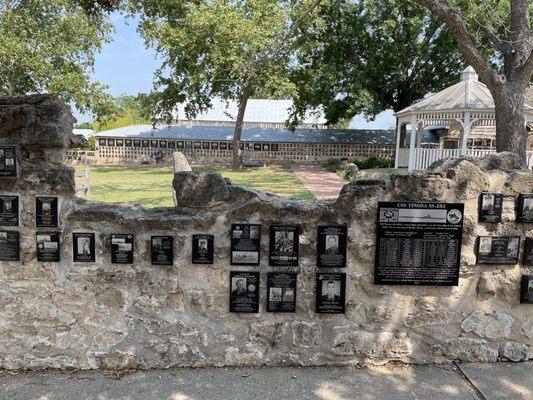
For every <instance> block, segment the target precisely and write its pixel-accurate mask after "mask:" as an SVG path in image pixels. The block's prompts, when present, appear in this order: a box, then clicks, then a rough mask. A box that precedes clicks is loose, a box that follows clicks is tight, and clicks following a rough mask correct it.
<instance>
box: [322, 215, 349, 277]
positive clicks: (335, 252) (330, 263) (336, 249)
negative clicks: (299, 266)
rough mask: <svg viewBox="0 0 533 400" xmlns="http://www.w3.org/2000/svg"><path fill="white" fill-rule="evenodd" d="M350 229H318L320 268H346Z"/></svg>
mask: <svg viewBox="0 0 533 400" xmlns="http://www.w3.org/2000/svg"><path fill="white" fill-rule="evenodd" d="M347 241H348V227H347V226H346V225H334V226H319V227H318V228H317V244H316V248H317V254H316V263H317V266H318V267H319V268H345V267H346V243H347Z"/></svg>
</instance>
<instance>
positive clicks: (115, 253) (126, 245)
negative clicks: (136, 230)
mask: <svg viewBox="0 0 533 400" xmlns="http://www.w3.org/2000/svg"><path fill="white" fill-rule="evenodd" d="M111 263H112V264H133V235H132V234H131V233H114V234H112V235H111Z"/></svg>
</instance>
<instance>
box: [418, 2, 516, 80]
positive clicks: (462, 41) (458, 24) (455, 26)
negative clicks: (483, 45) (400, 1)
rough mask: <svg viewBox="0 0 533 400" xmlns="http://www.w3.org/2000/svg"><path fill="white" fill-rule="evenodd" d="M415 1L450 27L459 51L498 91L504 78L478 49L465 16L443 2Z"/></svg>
mask: <svg viewBox="0 0 533 400" xmlns="http://www.w3.org/2000/svg"><path fill="white" fill-rule="evenodd" d="M415 1H416V2H417V3H419V4H420V5H422V6H424V7H426V8H427V9H429V10H430V11H431V12H432V13H433V14H435V15H436V16H437V17H439V18H440V19H441V20H442V21H444V22H445V23H446V25H448V27H449V28H450V29H451V30H452V32H453V34H454V36H455V38H456V40H457V44H458V47H459V51H460V52H461V54H462V55H463V57H464V58H465V59H466V61H467V62H468V63H469V64H471V65H472V66H473V67H474V69H475V70H476V72H477V73H478V74H479V76H480V77H481V79H482V80H483V81H485V83H487V85H489V86H490V87H492V88H493V89H496V88H497V87H498V86H499V85H501V84H502V83H503V79H502V77H501V76H500V75H499V74H498V73H497V72H496V70H494V68H492V67H491V66H490V65H489V63H488V62H487V61H486V60H485V59H484V58H483V56H482V55H481V53H480V52H479V50H478V49H477V47H476V43H475V40H474V38H473V37H472V35H471V33H470V32H469V31H468V28H467V26H466V23H465V21H464V18H463V15H462V14H461V13H460V12H459V11H457V10H456V9H455V8H453V7H451V6H449V5H448V4H445V3H443V2H442V1H441V0H415ZM526 1H527V0H526Z"/></svg>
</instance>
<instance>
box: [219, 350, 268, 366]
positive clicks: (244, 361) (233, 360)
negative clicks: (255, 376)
mask: <svg viewBox="0 0 533 400" xmlns="http://www.w3.org/2000/svg"><path fill="white" fill-rule="evenodd" d="M224 360H225V365H226V366H228V367H262V366H263V365H264V364H265V362H264V360H263V353H262V352H261V351H259V350H257V349H249V350H248V351H246V352H240V351H239V349H238V348H236V347H228V348H227V349H226V352H225V355H224Z"/></svg>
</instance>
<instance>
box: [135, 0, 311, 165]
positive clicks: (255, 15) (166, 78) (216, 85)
mask: <svg viewBox="0 0 533 400" xmlns="http://www.w3.org/2000/svg"><path fill="white" fill-rule="evenodd" d="M134 4H135V5H136V6H137V11H139V12H140V15H141V23H140V32H141V34H142V35H143V37H144V38H145V40H146V43H147V44H148V45H149V46H153V47H154V48H155V49H156V50H157V52H158V53H159V54H160V55H161V57H162V58H163V64H162V66H161V68H160V69H159V70H158V71H157V73H156V81H155V84H154V91H153V92H152V93H151V94H150V96H149V98H148V99H149V104H150V109H151V110H152V113H153V115H154V117H156V118H158V119H163V120H167V121H170V120H172V119H173V118H174V117H175V115H174V110H175V109H176V105H177V104H179V103H186V107H185V112H186V114H187V115H186V116H187V118H194V117H195V116H197V115H198V114H199V113H201V112H203V111H204V110H207V109H208V108H209V107H211V99H212V98H214V97H220V98H222V99H224V100H227V101H236V102H237V103H238V111H237V115H235V116H233V117H234V118H235V119H236V124H235V130H234V140H233V143H234V145H233V162H234V166H239V165H242V159H241V153H240V141H241V134H242V128H243V119H244V114H245V111H246V105H247V102H248V100H249V99H250V98H253V97H254V96H257V95H259V94H260V95H263V96H265V95H266V96H277V95H279V93H280V92H282V93H290V92H291V91H292V87H293V86H292V84H291V82H290V81H289V79H288V76H289V71H290V68H291V63H292V62H293V61H294V60H293V58H292V54H293V51H294V49H295V48H296V47H297V46H298V45H299V39H300V37H301V36H300V25H301V22H302V21H303V20H305V19H307V18H311V17H312V14H313V13H314V12H316V9H317V8H318V6H319V4H320V0H283V1H271V0H238V1H227V0H210V1H180V0H138V1H137V2H134Z"/></svg>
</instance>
